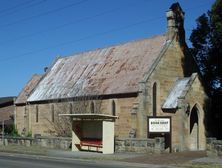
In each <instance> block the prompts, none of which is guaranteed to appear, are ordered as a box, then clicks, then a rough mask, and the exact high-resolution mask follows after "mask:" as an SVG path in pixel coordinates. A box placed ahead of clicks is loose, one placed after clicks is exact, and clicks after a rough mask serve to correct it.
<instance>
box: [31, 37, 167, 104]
mask: <svg viewBox="0 0 222 168" xmlns="http://www.w3.org/2000/svg"><path fill="white" fill-rule="evenodd" d="M165 44H166V37H165V36H154V37H152V38H147V39H143V40H138V41H133V42H128V43H125V44H121V45H116V46H111V47H107V48H103V49H97V50H93V51H88V52H83V53H80V54H76V55H74V56H70V57H64V58H59V59H58V60H57V61H56V62H55V63H54V65H53V66H52V67H51V68H50V69H49V70H48V72H47V74H46V75H45V77H44V78H43V79H42V80H41V81H40V82H39V84H38V85H37V87H36V88H35V90H34V91H33V92H32V94H31V95H30V96H29V98H28V101H30V102H31V101H43V100H50V99H60V98H72V97H78V96H83V95H95V94H97V95H110V94H125V93H135V92H138V89H139V85H138V82H139V81H140V80H142V79H143V76H144V74H145V72H147V71H148V70H149V69H150V67H151V65H152V64H153V63H154V61H155V60H156V58H157V57H158V55H159V54H160V52H161V50H162V49H163V47H164V45H165Z"/></svg>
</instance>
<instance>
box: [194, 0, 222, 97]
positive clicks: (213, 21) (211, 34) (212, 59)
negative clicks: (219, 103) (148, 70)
mask: <svg viewBox="0 0 222 168" xmlns="http://www.w3.org/2000/svg"><path fill="white" fill-rule="evenodd" d="M196 22H197V27H196V28H195V29H194V30H193V31H192V33H191V36H190V41H191V42H192V45H193V48H192V49H191V51H192V53H193V55H194V57H195V59H196V61H197V64H198V66H199V68H200V72H201V74H202V76H203V79H204V81H206V84H207V87H208V91H209V93H213V94H214V93H215V92H222V0H216V2H215V3H214V4H213V6H212V8H211V10H210V11H208V12H207V13H204V14H203V15H201V16H200V17H198V18H197V20H196Z"/></svg>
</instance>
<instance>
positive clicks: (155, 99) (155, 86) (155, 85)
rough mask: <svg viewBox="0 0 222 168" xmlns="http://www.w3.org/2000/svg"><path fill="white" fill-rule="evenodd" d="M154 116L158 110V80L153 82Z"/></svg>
mask: <svg viewBox="0 0 222 168" xmlns="http://www.w3.org/2000/svg"><path fill="white" fill-rule="evenodd" d="M152 104H153V116H154V117H155V116H156V112H157V84H156V82H155V83H154V84H153V102H152Z"/></svg>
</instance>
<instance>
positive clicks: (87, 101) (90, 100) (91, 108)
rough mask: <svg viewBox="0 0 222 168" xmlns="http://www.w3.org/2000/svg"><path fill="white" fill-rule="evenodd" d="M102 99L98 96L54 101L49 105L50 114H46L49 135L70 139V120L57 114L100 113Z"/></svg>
mask: <svg viewBox="0 0 222 168" xmlns="http://www.w3.org/2000/svg"><path fill="white" fill-rule="evenodd" d="M101 103H102V99H101V97H100V96H98V95H95V96H91V95H84V96H81V97H76V98H73V99H71V100H70V99H63V100H54V101H53V102H52V103H51V105H50V106H51V107H50V108H51V112H50V113H51V114H46V116H44V119H45V120H46V121H47V122H46V126H47V125H48V124H49V125H50V126H48V130H49V133H50V134H52V135H56V136H59V137H71V136H72V133H71V130H72V119H71V118H70V117H68V116H59V114H83V113H101Z"/></svg>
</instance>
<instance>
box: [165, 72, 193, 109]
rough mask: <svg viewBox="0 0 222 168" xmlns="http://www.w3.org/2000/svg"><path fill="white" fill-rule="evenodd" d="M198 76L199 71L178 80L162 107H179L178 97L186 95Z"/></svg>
mask: <svg viewBox="0 0 222 168" xmlns="http://www.w3.org/2000/svg"><path fill="white" fill-rule="evenodd" d="M196 77H197V73H193V74H192V75H191V76H190V77H186V78H183V79H179V80H177V81H176V82H175V84H174V86H173V88H172V90H171V91H170V93H169V95H168V96H167V98H166V101H165V102H164V104H163V106H162V109H176V108H177V107H178V98H182V97H185V96H186V94H187V92H188V90H189V89H190V86H191V85H192V83H193V81H194V79H195V78H196Z"/></svg>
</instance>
